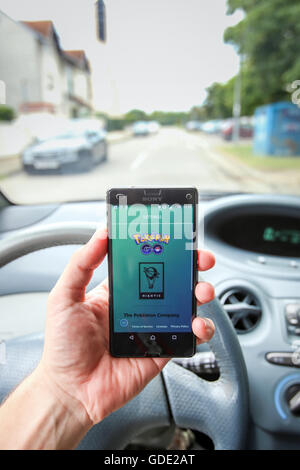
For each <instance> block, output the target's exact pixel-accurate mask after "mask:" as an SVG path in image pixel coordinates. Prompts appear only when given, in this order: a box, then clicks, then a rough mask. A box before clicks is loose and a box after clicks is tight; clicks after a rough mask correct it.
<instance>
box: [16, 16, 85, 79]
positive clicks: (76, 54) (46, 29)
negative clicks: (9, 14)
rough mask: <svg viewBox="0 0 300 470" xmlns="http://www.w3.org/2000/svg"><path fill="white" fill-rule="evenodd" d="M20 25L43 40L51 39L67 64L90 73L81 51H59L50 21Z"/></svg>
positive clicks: (54, 31) (55, 33)
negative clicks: (69, 63)
mask: <svg viewBox="0 0 300 470" xmlns="http://www.w3.org/2000/svg"><path fill="white" fill-rule="evenodd" d="M21 23H23V24H24V25H25V26H27V27H29V28H30V29H32V30H33V31H35V32H36V33H38V34H39V35H41V36H42V37H44V38H47V39H51V38H53V39H54V41H55V44H56V47H57V50H58V52H59V54H60V55H61V56H62V57H63V58H64V59H66V60H68V62H71V63H72V64H73V65H75V66H77V67H79V68H83V69H85V70H87V71H90V65H89V61H88V59H87V57H86V55H85V52H84V51H83V50H71V51H63V50H62V49H61V47H60V43H59V37H58V35H57V32H56V30H55V27H54V24H53V22H52V21H50V20H46V21H22V22H21Z"/></svg>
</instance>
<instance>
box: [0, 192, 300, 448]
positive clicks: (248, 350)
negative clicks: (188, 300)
mask: <svg viewBox="0 0 300 470" xmlns="http://www.w3.org/2000/svg"><path fill="white" fill-rule="evenodd" d="M1 202H2V204H1V219H0V220H1V244H0V265H1V271H0V276H1V282H0V285H1V297H0V302H1V309H0V310H1V312H2V313H1V335H2V338H4V339H5V340H6V354H7V363H6V364H4V365H1V369H0V372H1V381H0V383H1V390H0V391H1V399H3V398H4V397H5V396H6V395H7V394H8V393H9V392H10V391H11V390H12V389H13V388H14V387H15V386H16V385H17V384H18V383H19V382H20V381H21V380H22V379H23V378H24V377H25V376H26V375H27V374H28V373H29V372H30V370H32V368H33V367H34V366H35V365H36V364H37V363H38V361H39V358H40V355H41V351H42V345H43V335H42V333H41V332H42V331H43V328H44V324H45V306H46V302H47V295H48V292H49V291H50V290H51V288H52V287H53V285H54V284H55V282H56V280H57V278H58V277H59V275H60V273H61V272H62V270H63V268H64V266H65V265H66V263H67V261H68V259H69V257H70V256H71V254H72V252H73V251H74V249H76V247H77V246H78V245H80V244H82V243H84V242H85V241H87V240H88V239H89V237H90V236H91V235H92V233H93V232H94V230H95V228H96V227H97V225H98V224H99V223H101V222H105V214H106V204H105V202H104V201H90V202H73V203H63V204H56V205H55V204H50V205H36V206H35V205H33V206H19V205H13V204H11V203H9V201H8V200H7V199H5V198H4V197H3V195H2V199H1ZM200 202H201V204H202V206H203V211H204V218H203V222H202V223H203V224H204V227H205V234H206V235H205V244H206V247H207V248H209V249H211V250H212V251H213V252H214V253H215V255H216V259H217V263H216V266H215V267H214V268H213V269H212V270H211V272H208V273H206V274H205V279H206V280H209V281H210V282H212V283H213V285H214V286H215V289H216V297H217V299H218V300H215V301H213V302H211V303H210V304H208V305H206V306H203V307H200V308H199V309H200V312H199V313H200V314H201V315H202V314H203V315H205V316H208V317H210V318H212V319H213V321H214V322H215V324H216V333H215V336H214V338H213V339H212V340H211V341H210V343H209V345H202V346H198V349H197V354H196V355H195V356H194V357H193V358H190V359H189V358H185V359H182V360H180V359H174V360H173V361H171V363H170V364H169V365H168V366H167V367H166V368H165V370H164V371H163V373H162V376H161V377H158V378H157V379H155V380H153V381H152V382H151V383H150V385H149V386H147V387H146V389H145V390H144V391H143V392H142V393H141V394H140V395H139V396H138V397H136V398H135V399H134V400H132V402H130V403H129V404H128V405H126V406H125V407H123V408H122V409H121V410H119V411H117V412H115V413H114V414H113V415H112V416H110V417H108V418H106V419H105V420H104V421H103V423H101V424H99V425H97V426H95V427H94V428H93V429H92V430H91V431H90V432H89V433H88V435H87V436H86V437H85V439H84V440H83V441H82V443H81V444H80V448H104V449H120V448H121V449H124V448H125V447H129V448H152V446H153V447H155V445H157V444H158V442H159V443H160V445H161V443H162V442H163V443H164V444H165V446H166V447H165V448H167V447H168V445H170V442H172V439H173V438H174V433H175V431H176V429H177V428H179V429H180V430H182V429H184V430H185V432H187V430H190V431H192V433H193V434H192V435H193V438H192V439H191V438H190V439H191V442H193V445H195V446H198V447H199V448H212V446H213V448H215V449H226V448H227V449H239V448H247V449H295V448H296V449H297V448H298V447H299V444H298V442H299V438H298V433H299V406H297V401H296V400H295V397H296V396H297V394H298V393H299V388H300V385H299V384H300V374H299V372H298V367H299V361H298V362H297V348H298V347H299V339H298V338H299V333H300V331H299V327H298V324H299V316H298V315H299V313H298V312H299V300H298V286H299V274H298V269H299V261H298V258H297V245H293V244H292V243H287V244H286V243H285V242H282V241H281V240H280V239H278V240H277V241H275V243H270V242H267V241H265V240H264V239H263V233H264V231H265V226H266V225H267V226H270V225H271V226H276V227H278V230H285V228H286V227H288V228H289V229H290V230H292V227H294V229H296V228H297V227H298V226H299V198H297V197H292V196H276V197H275V196H273V195H272V196H268V195H258V194H231V195H227V194H210V195H209V196H208V195H200ZM232 227H234V230H232ZM279 227H282V228H281V229H280V228H279ZM269 243H270V244H269ZM283 247H284V248H283ZM285 247H286V252H285V251H284V250H285ZM295 247H296V248H295ZM106 276H107V265H106V264H105V263H104V264H103V265H101V266H100V267H99V268H98V269H97V271H96V275H95V276H94V278H93V280H92V282H91V285H90V287H91V288H92V287H93V286H95V285H96V284H97V283H99V282H100V281H101V280H103V279H104V278H105V277H106ZM230 320H231V321H230ZM163 384H164V385H163ZM154 396H155V397H156V399H155V400H154V399H153V397H154ZM146 400H147V403H148V406H147V407H145V406H144V405H143V403H145V402H146ZM125 429H127V432H124V431H125ZM128 429H130V432H128ZM196 448H197V447H196Z"/></svg>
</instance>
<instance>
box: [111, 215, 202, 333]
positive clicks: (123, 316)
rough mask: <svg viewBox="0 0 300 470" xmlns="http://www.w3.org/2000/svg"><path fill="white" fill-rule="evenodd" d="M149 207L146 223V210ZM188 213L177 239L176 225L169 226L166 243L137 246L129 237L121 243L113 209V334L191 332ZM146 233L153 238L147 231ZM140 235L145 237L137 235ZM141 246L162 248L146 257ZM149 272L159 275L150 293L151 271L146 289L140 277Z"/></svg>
mask: <svg viewBox="0 0 300 470" xmlns="http://www.w3.org/2000/svg"><path fill="white" fill-rule="evenodd" d="M147 207H148V213H149V221H150V206H147ZM190 208H191V210H190V211H188V214H185V218H184V230H183V232H184V233H183V236H182V237H181V238H180V239H178V238H175V232H174V230H175V224H174V222H173V221H172V223H171V224H170V226H169V234H168V235H169V242H168V243H163V242H161V241H157V240H155V241H153V242H151V241H149V240H147V241H146V242H144V243H143V242H140V243H139V244H137V243H136V241H135V239H134V238H133V237H131V238H128V237H127V238H125V239H122V238H121V236H119V225H118V216H119V213H118V212H119V206H114V207H113V208H112V210H114V211H115V214H114V218H113V226H112V234H113V237H112V269H113V309H114V312H113V316H114V331H115V332H116V333H125V332H140V333H141V332H145V333H148V332H167V333H169V332H181V333H186V332H191V322H192V312H193V295H194V293H193V269H192V266H193V250H192V249H187V245H188V246H189V248H190V244H191V239H192V233H193V220H192V219H193V213H192V206H190ZM165 210H170V209H169V208H168V209H165ZM171 219H172V218H171ZM128 222H130V219H128ZM149 227H150V226H149ZM156 228H157V229H159V231H160V230H161V229H162V226H161V219H160V223H159V226H157V227H156ZM177 228H178V227H177ZM149 232H150V233H151V231H150V230H149ZM136 233H138V231H137V232H136ZM152 233H154V232H152ZM158 234H159V235H161V236H163V235H166V234H165V233H162V232H160V233H158V230H156V231H155V233H154V235H158ZM140 235H141V236H143V235H145V234H144V232H143V231H141V232H140ZM145 243H146V244H147V245H150V246H151V247H153V246H155V245H157V244H160V245H161V246H162V250H161V251H160V250H156V251H154V250H151V251H150V252H149V250H148V249H147V250H146V253H144V252H143V250H142V246H143V244H145ZM151 266H153V267H156V269H157V271H158V274H159V276H157V277H156V278H155V279H154V283H153V286H152V287H151V277H153V273H151V271H150V283H149V279H147V278H146V276H141V272H143V269H144V268H145V267H146V268H147V267H151ZM141 293H143V294H144V295H145V293H149V298H141ZM161 293H163V295H162V296H161ZM151 296H153V297H151Z"/></svg>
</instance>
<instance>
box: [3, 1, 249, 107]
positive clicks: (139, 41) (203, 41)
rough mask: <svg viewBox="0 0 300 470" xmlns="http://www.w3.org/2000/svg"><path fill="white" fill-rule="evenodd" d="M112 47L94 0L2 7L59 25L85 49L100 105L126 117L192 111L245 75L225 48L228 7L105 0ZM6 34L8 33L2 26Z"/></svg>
mask: <svg viewBox="0 0 300 470" xmlns="http://www.w3.org/2000/svg"><path fill="white" fill-rule="evenodd" d="M105 3H106V6H107V30H108V41H107V43H106V45H102V44H101V43H99V42H98V41H97V39H96V30H95V10H94V0H23V1H21V0H0V9H1V10H2V11H4V12H5V13H6V14H7V15H9V16H11V17H12V18H13V19H15V20H33V21H35V20H52V21H53V22H54V24H55V28H56V30H57V33H58V35H59V37H60V40H61V44H62V47H63V48H65V49H84V50H85V51H86V54H87V56H88V58H89V60H90V62H91V66H92V70H93V88H94V104H95V107H96V108H97V109H99V110H104V111H108V112H110V113H113V114H120V113H123V112H126V111H128V110H129V109H132V108H139V109H144V110H145V111H152V110H154V109H162V110H188V109H190V108H191V107H192V106H194V105H199V104H201V103H202V102H203V99H204V98H205V88H206V87H208V86H209V85H211V84H212V83H213V82H214V81H220V82H224V81H226V80H228V79H229V78H231V77H232V76H233V75H234V74H235V73H236V72H237V70H238V57H237V55H236V53H235V51H234V49H233V47H232V46H230V45H225V44H224V43H223V32H224V30H225V28H226V27H227V26H230V25H232V24H235V23H236V22H237V21H239V20H240V19H241V14H236V15H234V16H227V15H226V0H106V2H105ZM0 27H1V26H0Z"/></svg>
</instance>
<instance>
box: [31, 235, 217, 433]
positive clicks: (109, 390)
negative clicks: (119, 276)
mask: <svg viewBox="0 0 300 470" xmlns="http://www.w3.org/2000/svg"><path fill="white" fill-rule="evenodd" d="M106 252H107V231H106V230H100V231H97V232H96V233H95V234H94V236H93V237H92V238H91V240H90V241H89V242H88V243H87V244H86V245H85V246H83V247H82V248H80V249H79V250H78V251H77V252H75V253H74V254H73V256H72V258H71V260H70V262H69V264H68V265H67V267H66V269H65V271H64V272H63V274H62V276H61V277H60V279H59V280H58V282H57V284H56V285H55V287H54V288H53V290H52V291H51V293H50V295H49V299H48V306H47V321H46V331H45V345H44V351H43V356H42V359H41V362H40V364H39V366H38V373H39V374H41V376H42V380H43V382H44V383H47V384H48V386H49V388H50V389H51V390H52V391H53V393H54V394H56V395H57V398H58V399H59V400H60V401H61V402H62V403H63V405H64V406H65V407H66V408H68V409H69V408H70V407H72V408H76V409H74V413H76V414H77V415H78V416H80V419H83V420H86V422H88V423H89V426H92V425H94V424H96V423H98V422H100V421H101V420H102V419H103V418H105V417H106V416H107V415H109V414H110V413H112V412H113V411H115V410H116V409H118V408H120V407H122V406H123V405H124V404H125V403H127V402H128V401H129V400H131V399H132V398H133V397H134V396H135V395H137V394H138V393H139V392H140V391H141V390H142V389H143V388H144V387H145V385H146V384H147V383H148V382H149V381H150V380H152V379H153V378H154V377H155V376H156V375H157V374H158V373H159V372H160V371H161V370H162V368H163V367H164V366H165V365H166V364H167V362H168V361H169V359H168V358H116V357H112V356H111V355H110V352H109V314H108V283H107V280H105V281H104V282H102V283H101V284H100V285H99V286H97V287H96V288H95V289H93V290H92V291H90V292H89V293H86V287H87V285H88V283H89V282H90V280H91V277H92V275H93V271H94V270H95V269H96V268H97V267H98V266H99V265H100V263H101V262H102V261H103V259H104V257H105V255H106ZM213 265H214V257H213V255H212V254H211V253H209V252H207V251H200V252H199V253H198V269H199V270H200V271H204V270H207V269H210V268H211V267H212V266H213ZM195 295H196V297H197V301H198V304H203V303H206V302H209V301H211V300H212V299H213V298H214V289H213V287H212V286H211V285H210V284H208V283H206V282H201V283H198V284H197V286H196V290H195ZM192 328H193V332H194V334H195V335H196V337H197V342H198V344H199V343H201V342H206V341H209V340H210V339H211V337H212V336H213V334H214V325H213V323H212V321H211V320H209V319H203V318H200V317H197V318H195V319H194V320H193V324H192ZM86 422H85V423H84V424H85V425H86Z"/></svg>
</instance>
